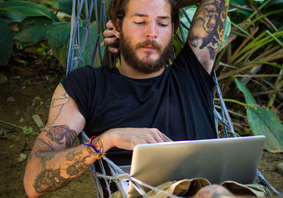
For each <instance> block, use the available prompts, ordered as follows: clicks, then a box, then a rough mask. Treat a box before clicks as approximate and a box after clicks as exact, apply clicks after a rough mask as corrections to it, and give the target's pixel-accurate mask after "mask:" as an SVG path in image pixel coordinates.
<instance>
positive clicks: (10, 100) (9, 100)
mask: <svg viewBox="0 0 283 198" xmlns="http://www.w3.org/2000/svg"><path fill="white" fill-rule="evenodd" d="M15 101H16V99H15V98H14V97H13V96H10V97H8V98H7V102H15Z"/></svg>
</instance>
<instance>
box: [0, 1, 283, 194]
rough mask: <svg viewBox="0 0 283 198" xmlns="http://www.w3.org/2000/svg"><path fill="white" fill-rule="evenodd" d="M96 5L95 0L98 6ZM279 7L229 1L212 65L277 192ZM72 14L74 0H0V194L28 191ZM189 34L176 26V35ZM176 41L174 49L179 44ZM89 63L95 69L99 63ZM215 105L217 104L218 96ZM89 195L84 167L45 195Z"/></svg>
mask: <svg viewBox="0 0 283 198" xmlns="http://www.w3.org/2000/svg"><path fill="white" fill-rule="evenodd" d="M101 2H102V1H98V5H97V6H98V8H101V6H102V4H101ZM106 4H107V1H106ZM194 11H195V7H194V6H192V7H188V8H185V9H184V10H183V12H181V13H180V16H181V21H182V22H183V23H184V24H186V25H187V26H189V24H188V22H187V20H186V17H185V15H188V16H192V15H193V13H194ZM282 11H283V0H266V1H263V0H257V1H256V0H246V1H245V0H231V1H230V8H229V19H227V21H226V31H225V35H224V36H225V40H226V42H225V43H222V48H221V50H220V51H219V53H218V56H217V61H216V64H215V70H216V74H217V77H218V81H219V85H220V88H221V90H222V94H223V98H224V100H225V101H226V105H227V107H228V110H229V113H230V116H231V117H232V122H233V125H234V129H235V132H236V133H237V134H238V135H241V136H245V135H259V134H264V135H265V136H267V137H268V141H267V144H266V145H265V152H264V154H263V160H262V162H261V165H260V170H261V171H262V173H263V175H264V176H265V177H266V178H267V179H268V180H269V181H270V183H271V184H272V185H274V187H276V188H277V190H279V191H281V192H283V186H282V185H283V179H282V178H283V176H282V174H283V171H282V168H281V169H280V163H281V166H282V162H283V154H282V152H283V125H282V121H283V100H282V99H283V78H282V77H283V44H282V42H283V39H282V36H283V21H282V17H283V12H282ZM71 13H72V0H57V1H50V0H30V1H17V0H10V1H1V0H0V55H1V56H0V86H1V89H0V137H1V138H0V141H1V143H0V148H1V149H0V150H1V152H0V161H1V166H0V177H1V181H0V184H1V185H0V186H1V187H0V197H25V196H26V195H25V193H24V190H23V184H22V178H23V173H24V167H25V163H26V160H27V159H26V158H27V155H28V154H29V152H30V149H31V147H32V145H33V142H34V140H35V138H36V136H37V135H38V133H39V131H40V128H41V127H42V125H43V124H44V123H45V122H46V119H47V114H48V107H49V103H50V99H51V96H52V93H53V91H54V89H55V87H56V85H57V84H58V83H59V81H60V79H61V78H62V77H63V76H64V75H65V72H66V63H67V54H68V47H69V38H70V30H71ZM185 13H186V14H185ZM80 17H81V19H82V22H81V26H80V30H79V31H83V30H84V29H85V27H86V25H87V23H86V22H85V18H86V17H90V21H91V24H90V31H91V33H92V35H96V34H95V33H96V31H97V29H96V16H95V15H94V14H92V15H90V16H87V12H85V11H84V10H82V12H81V15H80ZM102 30H103V28H102ZM186 31H187V30H186V29H185V28H184V32H182V31H181V30H179V31H178V35H179V36H180V38H181V36H182V34H186ZM82 35H83V34H81V36H80V37H79V39H80V40H82V39H83V38H82ZM92 39H93V41H95V39H97V38H92ZM174 42H175V48H176V51H177V52H178V50H179V49H180V46H181V45H180V41H178V39H176V40H175V41H174ZM101 44H102V45H103V43H102V41H101ZM85 49H86V50H85V52H86V54H88V53H89V51H91V50H89V46H88V45H86V47H85ZM84 61H85V62H84V63H83V64H89V63H91V59H90V58H87V55H85V56H84ZM93 64H94V66H97V65H99V61H94V63H93ZM215 105H216V108H217V109H219V101H218V100H217V98H216V99H215ZM40 121H42V122H43V123H42V124H41V123H40ZM222 130H223V129H222V126H221V125H219V131H220V132H221V131H222ZM220 135H222V134H221V133H220ZM76 144H78V142H76ZM94 192H95V190H94V185H93V181H92V178H91V176H90V174H89V173H88V171H87V172H86V173H85V174H84V175H83V176H82V177H80V178H79V179H78V180H77V181H75V182H74V184H72V185H71V186H70V187H67V188H66V189H62V190H60V191H59V192H55V193H51V194H50V195H47V196H46V197H48V196H50V197H61V196H62V195H64V196H65V197H77V196H83V197H93V196H94V194H95V193H94Z"/></svg>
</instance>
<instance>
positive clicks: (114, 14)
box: [107, 0, 180, 31]
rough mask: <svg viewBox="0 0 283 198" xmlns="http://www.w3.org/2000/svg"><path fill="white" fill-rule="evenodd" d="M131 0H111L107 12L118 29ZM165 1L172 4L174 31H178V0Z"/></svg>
mask: <svg viewBox="0 0 283 198" xmlns="http://www.w3.org/2000/svg"><path fill="white" fill-rule="evenodd" d="M129 1H130V0H110V2H109V5H108V9H107V13H108V16H109V17H110V19H111V21H112V22H113V24H114V25H115V27H116V28H117V29H118V25H119V27H121V26H122V23H123V19H124V17H125V15H126V12H127V9H128V3H129ZM164 1H167V2H168V3H169V4H170V5H171V18H172V22H173V24H174V31H176V30H177V29H178V26H179V22H180V19H179V9H178V7H177V1H176V0H164ZM117 19H119V20H120V24H117Z"/></svg>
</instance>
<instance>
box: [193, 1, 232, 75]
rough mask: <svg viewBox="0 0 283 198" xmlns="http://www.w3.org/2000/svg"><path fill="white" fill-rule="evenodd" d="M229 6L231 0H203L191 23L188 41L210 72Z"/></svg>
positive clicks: (222, 33)
mask: <svg viewBox="0 0 283 198" xmlns="http://www.w3.org/2000/svg"><path fill="white" fill-rule="evenodd" d="M228 6H229V0H203V1H202V2H201V3H200V4H199V6H198V9H197V11H196V13H195V15H194V18H193V20H192V23H191V28H190V31H189V35H188V43H189V45H190V46H191V48H192V50H193V52H194V53H195V55H196V57H197V58H198V60H199V61H200V63H201V64H202V65H203V67H204V68H205V70H206V71H207V72H208V73H209V74H210V73H211V71H212V69H213V64H214V61H215V57H216V53H217V50H218V48H219V46H220V43H221V41H222V38H223V35H224V22H225V19H226V16H227V12H228Z"/></svg>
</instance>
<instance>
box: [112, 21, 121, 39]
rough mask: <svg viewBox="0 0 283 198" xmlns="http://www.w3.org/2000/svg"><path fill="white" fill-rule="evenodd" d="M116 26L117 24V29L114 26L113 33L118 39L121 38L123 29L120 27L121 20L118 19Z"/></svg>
mask: <svg viewBox="0 0 283 198" xmlns="http://www.w3.org/2000/svg"><path fill="white" fill-rule="evenodd" d="M116 24H117V27H116V26H115V25H113V32H114V35H115V36H116V37H117V38H120V31H119V30H120V29H121V27H119V25H120V19H118V18H117V20H116Z"/></svg>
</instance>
